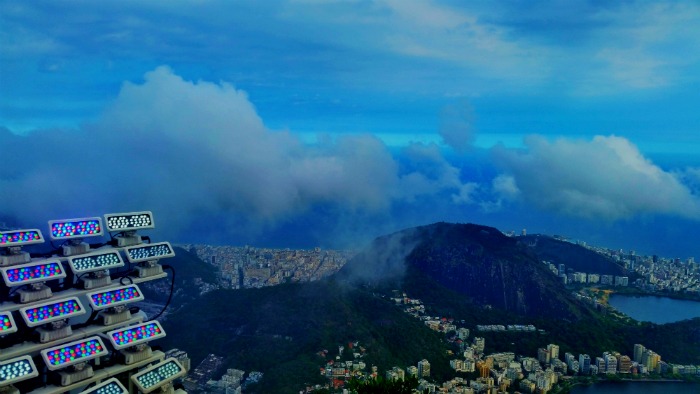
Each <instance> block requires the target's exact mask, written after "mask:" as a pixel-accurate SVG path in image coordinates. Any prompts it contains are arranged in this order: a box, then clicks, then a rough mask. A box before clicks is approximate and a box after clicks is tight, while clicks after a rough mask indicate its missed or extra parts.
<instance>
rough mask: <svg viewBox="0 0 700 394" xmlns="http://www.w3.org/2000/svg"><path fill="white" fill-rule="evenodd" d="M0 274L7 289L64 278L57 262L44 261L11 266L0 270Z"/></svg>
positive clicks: (64, 275) (64, 274) (62, 270)
mask: <svg viewBox="0 0 700 394" xmlns="http://www.w3.org/2000/svg"><path fill="white" fill-rule="evenodd" d="M0 274H2V278H3V279H4V280H5V284H6V285H7V287H15V286H22V285H28V284H30V283H36V282H46V281H48V280H53V279H61V278H65V277H66V272H65V270H64V269H63V266H62V265H61V263H60V262H59V261H58V260H45V261H38V262H36V263H29V264H23V265H13V266H10V267H4V268H0Z"/></svg>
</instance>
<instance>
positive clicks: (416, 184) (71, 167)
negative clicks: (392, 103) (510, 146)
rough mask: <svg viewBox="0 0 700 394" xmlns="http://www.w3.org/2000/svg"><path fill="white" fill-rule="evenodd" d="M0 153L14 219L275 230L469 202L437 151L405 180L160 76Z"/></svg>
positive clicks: (393, 166) (389, 163)
mask: <svg viewBox="0 0 700 394" xmlns="http://www.w3.org/2000/svg"><path fill="white" fill-rule="evenodd" d="M0 146H3V148H5V147H7V151H8V154H7V155H6V157H5V159H6V160H9V162H12V163H17V167H18V168H19V169H20V170H16V169H10V168H7V167H6V168H0V186H1V187H0V203H2V205H3V207H4V209H5V210H6V212H13V213H16V214H17V216H18V217H19V218H20V219H43V220H48V219H50V218H55V217H57V218H60V217H69V216H70V217H82V216H88V215H96V214H98V215H99V214H101V213H106V212H113V211H134V210H143V209H151V210H154V211H156V212H157V214H158V215H159V217H165V218H168V219H166V220H169V221H170V224H171V225H173V226H175V227H178V228H184V227H186V226H187V225H188V223H190V222H191V221H192V220H193V219H194V218H196V217H197V216H198V215H202V214H204V215H216V214H218V213H219V212H223V213H226V212H228V213H234V214H236V215H238V216H240V217H243V218H245V220H247V221H250V222H251V223H255V224H257V225H259V224H262V225H274V223H276V222H278V221H280V220H285V219H288V218H292V217H295V216H298V215H300V214H303V213H304V212H307V211H309V210H310V209H312V208H314V207H317V206H325V207H333V208H332V209H335V210H338V212H339V213H338V214H339V215H340V214H352V213H353V212H360V213H363V214H368V213H369V214H372V213H381V212H386V211H388V210H389V209H390V208H391V206H392V204H393V203H394V202H396V201H412V200H415V198H416V197H418V196H429V197H430V198H441V196H444V194H445V193H447V194H448V195H450V194H455V196H457V197H455V198H456V199H457V200H455V201H457V202H459V203H465V202H467V200H468V196H469V193H468V192H469V190H468V186H465V185H464V184H462V182H461V181H460V180H459V169H457V168H455V167H453V166H451V165H450V164H449V163H448V162H447V161H446V160H445V159H444V158H443V157H442V155H441V154H440V152H439V150H438V149H437V146H422V145H420V146H419V145H415V146H413V147H410V148H408V150H407V154H408V156H409V157H410V160H411V161H412V162H413V163H414V164H415V166H414V167H413V168H412V169H411V170H410V171H408V172H406V173H402V172H401V170H400V168H399V164H398V163H397V161H396V160H395V159H394V157H393V156H392V155H391V153H390V152H389V150H388V148H387V147H386V145H384V143H382V142H381V141H380V140H379V139H377V138H376V137H374V136H371V135H352V136H344V137H338V138H337V139H336V140H330V139H321V140H320V141H319V142H318V143H317V144H315V145H313V146H309V145H304V144H302V143H301V141H300V139H299V138H298V137H297V136H294V135H293V134H291V133H289V132H286V131H274V130H270V129H268V128H267V127H266V126H265V125H264V123H263V121H262V119H261V118H260V116H259V115H258V114H257V112H256V110H255V107H254V106H253V105H252V103H251V102H250V100H249V99H248V97H247V95H246V93H245V92H243V91H241V90H237V89H236V88H235V87H233V86H232V85H230V84H228V83H219V84H215V83H211V82H205V81H199V82H190V81H186V80H184V79H182V78H181V77H180V76H178V75H176V74H174V73H173V72H172V71H171V70H170V69H169V68H167V67H159V68H157V69H156V70H154V71H152V72H149V73H147V74H146V75H145V78H144V82H143V83H141V84H134V83H131V82H127V83H124V85H123V86H122V89H121V91H120V93H119V96H118V97H117V98H116V99H115V100H114V102H113V103H112V104H111V105H110V106H109V107H108V108H107V109H106V111H105V112H104V114H103V115H102V117H101V118H100V119H99V120H98V121H97V122H96V123H94V124H92V125H87V126H84V127H83V128H81V129H79V130H64V131H60V130H53V131H37V132H33V133H29V134H28V135H26V136H21V137H20V136H16V135H13V134H12V133H10V132H9V131H7V130H0ZM4 150H5V149H4ZM465 187H467V188H466V189H465ZM243 226H245V224H243Z"/></svg>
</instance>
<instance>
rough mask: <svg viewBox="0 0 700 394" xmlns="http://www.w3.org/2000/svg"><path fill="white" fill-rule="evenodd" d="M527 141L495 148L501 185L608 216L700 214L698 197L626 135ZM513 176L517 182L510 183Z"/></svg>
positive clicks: (573, 211)
mask: <svg viewBox="0 0 700 394" xmlns="http://www.w3.org/2000/svg"><path fill="white" fill-rule="evenodd" d="M525 143H526V146H527V149H526V150H524V151H522V150H510V149H506V148H503V147H497V148H495V149H494V153H495V155H494V156H495V158H496V161H497V163H498V164H499V165H501V166H502V168H503V169H504V170H505V173H506V175H505V178H502V180H503V182H500V186H499V188H500V189H501V190H504V191H509V190H510V191H512V192H514V191H515V190H519V191H520V194H521V196H522V198H524V199H525V200H527V201H529V202H531V203H533V204H535V205H538V206H540V207H542V208H544V209H548V210H553V211H557V212H561V213H565V214H569V215H574V216H582V217H587V218H592V219H602V220H618V219H626V218H631V217H633V216H636V215H640V214H666V215H673V216H679V217H685V218H691V219H700V200H699V199H698V197H697V196H696V195H694V194H693V193H692V192H691V190H690V189H689V188H688V187H686V186H685V185H684V184H683V183H682V182H681V181H680V180H679V178H678V177H677V176H675V175H674V174H672V173H669V172H665V171H664V170H662V169H661V168H659V167H658V166H656V165H654V164H653V163H652V162H651V161H649V160H648V159H646V158H644V157H643V156H642V154H641V153H640V152H639V150H638V149H637V147H636V146H634V145H633V144H632V143H631V142H629V141H628V140H626V139H624V138H621V137H615V136H610V137H603V136H597V137H595V138H594V139H593V140H592V141H584V140H567V139H558V140H556V141H554V142H549V141H547V140H545V139H544V138H542V137H529V138H528V139H526V141H525ZM508 177H510V178H511V179H512V180H514V184H512V185H509V183H510V182H511V181H510V180H509V178H508ZM511 194H514V193H511Z"/></svg>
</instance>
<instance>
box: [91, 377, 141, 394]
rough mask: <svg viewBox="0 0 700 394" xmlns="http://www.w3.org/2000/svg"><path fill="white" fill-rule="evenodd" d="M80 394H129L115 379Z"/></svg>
mask: <svg viewBox="0 0 700 394" xmlns="http://www.w3.org/2000/svg"><path fill="white" fill-rule="evenodd" d="M80 394H129V390H127V389H125V388H124V386H122V384H121V383H119V380H117V378H111V379H109V380H106V381H104V382H102V383H100V384H98V385H97V386H94V387H91V388H89V389H87V390H85V391H81V392H80Z"/></svg>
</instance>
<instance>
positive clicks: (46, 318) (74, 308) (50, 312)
mask: <svg viewBox="0 0 700 394" xmlns="http://www.w3.org/2000/svg"><path fill="white" fill-rule="evenodd" d="M20 312H21V314H22V317H23V318H24V321H25V322H26V323H27V325H28V326H29V327H34V326H38V325H41V324H44V323H49V322H52V321H56V320H63V319H68V318H70V317H74V316H78V315H82V314H84V313H85V308H83V306H82V305H81V304H80V301H78V299H77V298H75V297H73V298H67V299H65V300H61V301H53V302H51V303H46V304H43V305H38V306H31V307H26V308H21V309H20Z"/></svg>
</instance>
